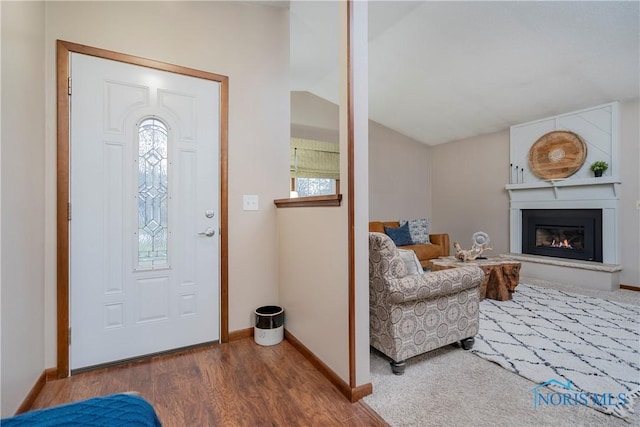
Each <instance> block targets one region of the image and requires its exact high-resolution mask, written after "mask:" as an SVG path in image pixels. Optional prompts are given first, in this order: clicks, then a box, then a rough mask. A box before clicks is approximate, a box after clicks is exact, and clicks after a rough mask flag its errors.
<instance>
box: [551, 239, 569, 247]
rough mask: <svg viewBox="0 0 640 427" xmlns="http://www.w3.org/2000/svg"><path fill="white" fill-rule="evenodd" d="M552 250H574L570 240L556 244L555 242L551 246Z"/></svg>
mask: <svg viewBox="0 0 640 427" xmlns="http://www.w3.org/2000/svg"><path fill="white" fill-rule="evenodd" d="M550 246H551V247H552V248H564V249H573V246H571V244H570V243H569V240H567V239H564V240H562V241H558V242H556V241H555V240H553V241H552V242H551V245H550Z"/></svg>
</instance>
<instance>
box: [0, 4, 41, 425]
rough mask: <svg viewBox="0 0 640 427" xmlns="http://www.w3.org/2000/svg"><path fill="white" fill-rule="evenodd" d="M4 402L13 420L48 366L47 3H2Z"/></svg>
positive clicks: (2, 320)
mask: <svg viewBox="0 0 640 427" xmlns="http://www.w3.org/2000/svg"><path fill="white" fill-rule="evenodd" d="M0 8H1V10H2V33H1V39H2V87H1V89H0V92H1V93H2V117H1V121H2V133H1V139H2V166H1V169H0V170H1V176H2V178H1V182H2V192H1V194H2V202H1V203H2V213H1V218H2V225H1V230H2V249H1V251H2V259H1V261H0V262H1V264H2V277H1V281H2V282H1V283H2V285H1V286H2V309H1V313H2V314H1V323H2V332H1V335H2V344H1V345H2V351H1V354H2V356H1V359H2V366H1V368H0V372H1V378H2V386H1V389H2V392H1V395H2V398H1V399H0V400H1V402H2V409H1V416H2V417H6V416H10V415H13V414H14V413H15V411H16V409H17V408H18V406H19V405H20V404H21V403H22V401H23V399H24V398H25V396H26V395H27V393H28V392H29V390H30V389H31V387H33V385H34V384H35V382H36V380H37V379H38V377H39V376H40V375H41V374H42V372H43V370H44V368H45V364H44V318H43V308H44V285H43V283H44V148H45V146H44V140H45V111H44V102H45V88H44V72H45V63H44V49H45V46H44V23H45V19H44V17H45V6H44V3H42V2H6V1H5V2H2V3H1V4H0Z"/></svg>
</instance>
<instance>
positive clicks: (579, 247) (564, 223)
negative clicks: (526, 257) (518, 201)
mask: <svg viewBox="0 0 640 427" xmlns="http://www.w3.org/2000/svg"><path fill="white" fill-rule="evenodd" d="M522 253H523V254H532V255H544V256H551V257H558V258H570V259H577V260H585V261H596V262H602V209H522Z"/></svg>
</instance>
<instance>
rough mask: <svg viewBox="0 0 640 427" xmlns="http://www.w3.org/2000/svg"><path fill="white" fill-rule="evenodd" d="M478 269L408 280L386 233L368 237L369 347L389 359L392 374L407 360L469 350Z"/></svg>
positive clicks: (480, 276) (401, 370)
mask: <svg viewBox="0 0 640 427" xmlns="http://www.w3.org/2000/svg"><path fill="white" fill-rule="evenodd" d="M483 278H484V273H483V272H482V270H481V269H480V268H479V267H478V266H468V267H461V268H453V269H450V270H443V271H436V272H431V273H424V274H413V275H407V268H406V267H405V262H404V261H403V260H402V258H401V257H400V253H399V252H398V248H396V245H395V244H394V243H393V241H392V240H391V239H390V238H389V236H387V235H386V234H382V233H369V324H370V344H371V346H372V347H374V348H375V349H377V350H379V351H381V352H382V353H384V354H385V355H386V356H387V357H389V358H391V369H392V371H393V373H394V374H397V375H402V374H403V373H404V368H405V361H406V360H407V359H409V358H410V357H413V356H416V355H418V354H422V353H426V352H428V351H430V350H433V349H436V348H439V347H443V346H445V345H447V344H452V343H455V342H457V341H460V344H461V346H462V348H464V349H465V350H469V349H470V348H471V347H472V346H473V343H474V339H473V337H474V336H475V335H476V334H477V333H478V325H479V318H478V316H479V313H478V309H479V286H480V284H481V283H482V279H483Z"/></svg>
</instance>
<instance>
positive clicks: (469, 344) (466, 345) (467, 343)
mask: <svg viewBox="0 0 640 427" xmlns="http://www.w3.org/2000/svg"><path fill="white" fill-rule="evenodd" d="M475 342H476V340H475V339H474V338H473V337H469V338H465V339H463V340H461V341H460V346H461V347H462V348H463V349H465V350H471V349H472V348H473V344H474V343H475Z"/></svg>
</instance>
